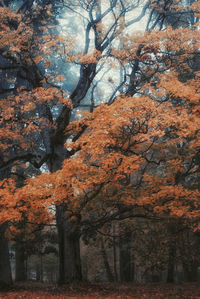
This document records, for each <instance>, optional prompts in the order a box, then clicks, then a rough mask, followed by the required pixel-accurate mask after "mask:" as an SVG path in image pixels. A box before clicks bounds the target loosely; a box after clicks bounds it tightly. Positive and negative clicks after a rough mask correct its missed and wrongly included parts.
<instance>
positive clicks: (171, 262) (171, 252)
mask: <svg viewBox="0 0 200 299" xmlns="http://www.w3.org/2000/svg"><path fill="white" fill-rule="evenodd" d="M175 253H176V248H175V245H174V244H173V242H172V244H170V247H169V257H168V269H167V270H168V271H167V283H173V282H175V281H174V278H175V267H174V263H175Z"/></svg>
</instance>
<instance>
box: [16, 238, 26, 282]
mask: <svg viewBox="0 0 200 299" xmlns="http://www.w3.org/2000/svg"><path fill="white" fill-rule="evenodd" d="M26 279H27V277H26V265H25V252H24V246H23V244H21V243H20V242H17V243H16V248H15V281H26Z"/></svg>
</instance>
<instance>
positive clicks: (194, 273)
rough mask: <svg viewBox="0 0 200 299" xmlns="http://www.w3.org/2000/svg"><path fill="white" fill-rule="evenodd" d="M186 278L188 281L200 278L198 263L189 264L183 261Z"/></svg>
mask: <svg viewBox="0 0 200 299" xmlns="http://www.w3.org/2000/svg"><path fill="white" fill-rule="evenodd" d="M183 271H184V278H185V280H186V281H187V282H195V281H197V280H198V263H197V262H195V261H194V262H193V263H190V264H189V265H188V264H186V263H183Z"/></svg>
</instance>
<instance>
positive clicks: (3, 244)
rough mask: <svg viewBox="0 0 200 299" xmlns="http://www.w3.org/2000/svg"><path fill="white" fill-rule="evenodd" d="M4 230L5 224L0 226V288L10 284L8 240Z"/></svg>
mask: <svg viewBox="0 0 200 299" xmlns="http://www.w3.org/2000/svg"><path fill="white" fill-rule="evenodd" d="M6 228H7V224H6V223H4V224H2V225H1V226H0V288H3V287H6V286H9V285H11V284H12V275H11V267H10V259H9V249H8V240H7V238H6V237H5V230H6Z"/></svg>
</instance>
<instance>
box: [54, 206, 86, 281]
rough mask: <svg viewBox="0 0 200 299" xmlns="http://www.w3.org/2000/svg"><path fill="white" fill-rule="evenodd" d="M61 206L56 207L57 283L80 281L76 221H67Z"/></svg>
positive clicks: (78, 233)
mask: <svg viewBox="0 0 200 299" xmlns="http://www.w3.org/2000/svg"><path fill="white" fill-rule="evenodd" d="M64 211H65V210H64V208H63V207H62V206H59V207H57V215H56V216H57V230H58V243H59V283H60V284H65V283H71V282H74V281H81V280H82V270H81V257H80V230H79V225H78V222H77V221H68V220H67V219H66V215H65V214H64Z"/></svg>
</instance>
